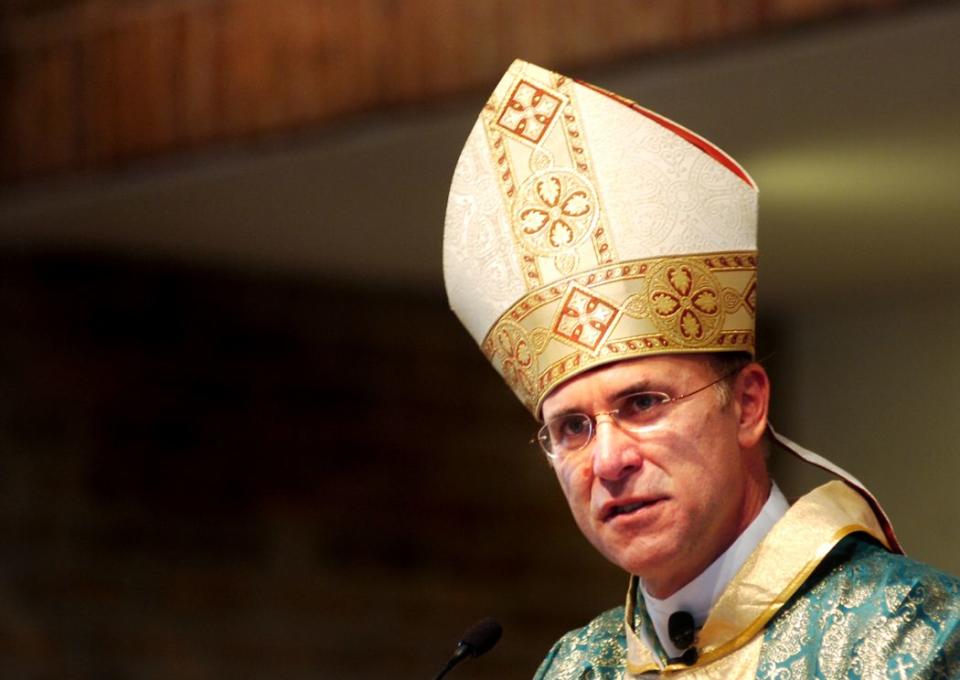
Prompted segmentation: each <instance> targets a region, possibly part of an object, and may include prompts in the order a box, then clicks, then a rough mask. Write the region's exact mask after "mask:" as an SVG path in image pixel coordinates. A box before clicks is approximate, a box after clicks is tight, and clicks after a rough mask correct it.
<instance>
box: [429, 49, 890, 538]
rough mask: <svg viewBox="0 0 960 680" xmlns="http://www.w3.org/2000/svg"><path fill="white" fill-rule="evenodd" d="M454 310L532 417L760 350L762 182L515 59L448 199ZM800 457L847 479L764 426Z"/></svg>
mask: <svg viewBox="0 0 960 680" xmlns="http://www.w3.org/2000/svg"><path fill="white" fill-rule="evenodd" d="M443 270H444V278H445V282H446V289H447V294H448V297H449V300H450V306H451V308H452V309H453V311H454V312H455V313H456V314H457V316H458V317H459V319H460V320H461V322H462V323H463V324H464V326H466V328H467V330H468V331H469V332H470V334H471V335H472V336H473V338H474V339H475V340H476V341H477V343H478V344H479V345H480V348H481V350H482V351H483V353H484V354H485V356H486V357H487V359H488V360H489V361H490V362H491V364H493V366H494V368H495V369H496V370H497V371H498V372H499V373H500V374H501V375H502V376H503V378H504V380H505V381H506V382H507V384H508V385H509V386H510V388H511V389H512V390H513V392H514V394H516V396H517V397H518V398H519V399H520V401H521V402H522V403H523V404H524V406H526V408H527V409H528V410H529V411H530V412H531V413H532V414H533V415H534V416H535V417H537V418H539V417H540V408H541V405H542V403H543V400H544V399H545V398H546V396H547V395H549V394H550V392H551V390H553V389H554V388H555V387H557V386H558V385H560V384H561V383H563V382H564V381H566V380H569V379H570V378H572V377H574V376H576V375H578V374H581V373H583V372H585V371H588V370H590V369H592V368H595V367H597V366H601V365H603V364H608V363H611V362H615V361H621V360H624V359H631V358H638V357H644V356H652V355H656V354H669V353H694V352H696V353H703V352H747V353H749V354H751V355H753V354H754V352H755V344H756V343H755V340H756V336H755V328H756V311H757V185H756V183H755V182H754V181H753V179H752V178H751V177H750V175H749V174H747V172H746V171H745V170H744V169H743V168H742V167H741V166H740V165H739V164H738V163H737V162H736V161H735V160H733V158H731V157H730V156H729V155H727V154H726V153H724V152H723V151H721V150H720V149H719V148H717V147H716V146H715V145H713V144H711V143H710V142H708V141H707V140H705V139H703V138H702V137H700V136H699V135H697V134H695V133H693V132H691V131H690V130H688V129H686V128H684V127H683V126H681V125H679V124H677V123H675V122H673V121H671V120H669V119H667V118H665V117H663V116H661V115H659V114H657V113H654V112H652V111H650V110H648V109H646V108H644V107H642V106H640V105H638V104H636V103H634V102H632V101H630V100H628V99H626V98H624V97H620V96H618V95H616V94H613V93H611V92H608V91H605V90H603V89H601V88H598V87H595V86H593V85H589V84H587V83H583V82H580V81H577V80H574V79H571V78H568V77H565V76H563V75H559V74H557V73H553V72H551V71H548V70H546V69H543V68H541V67H539V66H535V65H533V64H530V63H527V62H524V61H520V60H517V61H515V62H513V64H512V65H511V66H510V68H509V69H508V70H507V72H506V74H504V76H503V78H502V79H501V80H500V82H499V83H498V84H497V86H496V88H495V90H494V92H493V94H492V95H491V96H490V98H489V100H488V101H487V103H486V105H485V106H484V107H483V110H482V111H481V113H480V116H479V117H478V119H477V121H476V123H475V124H474V126H473V129H472V130H471V131H470V134H469V137H468V138H467V142H466V145H465V146H464V149H463V152H462V154H461V156H460V159H459V161H458V163H457V167H456V171H455V172H454V176H453V181H452V184H451V187H450V195H449V199H448V203H447V214H446V225H445V231H444V243H443ZM771 435H772V436H773V437H774V438H775V439H776V440H777V441H778V442H780V444H782V445H783V446H785V447H787V448H788V449H789V450H791V451H792V452H793V453H795V454H797V455H799V456H800V457H801V458H803V459H804V460H806V461H808V462H810V463H813V464H815V465H817V466H819V467H822V468H825V469H827V470H829V471H830V472H832V473H834V474H837V475H838V476H840V477H841V478H843V479H844V480H845V481H847V483H848V484H850V485H851V486H853V487H854V488H856V489H857V490H858V491H859V492H860V493H861V494H863V495H864V497H865V498H867V499H868V501H869V502H870V504H871V506H872V507H873V508H874V511H875V513H876V514H877V518H878V520H879V521H880V523H881V525H882V526H883V528H884V533H885V534H886V535H887V538H888V539H889V541H890V542H891V544H892V545H893V546H897V543H896V538H895V536H894V534H893V530H892V528H891V527H890V524H889V522H888V521H887V518H886V515H885V514H884V513H883V511H882V509H881V508H880V506H879V504H878V503H877V501H876V499H875V498H874V497H873V496H872V495H871V494H870V493H869V492H868V491H867V490H866V488H865V487H864V486H863V484H861V483H860V482H859V481H857V480H856V479H855V478H854V477H852V476H851V475H850V474H849V473H847V472H845V471H843V470H842V469H840V468H838V467H837V466H835V465H833V464H832V463H830V462H829V461H827V460H825V459H824V458H822V457H820V456H818V455H817V454H814V453H812V452H810V451H808V450H806V449H804V448H803V447H800V446H799V445H797V444H795V443H794V442H791V441H790V440H788V439H786V438H784V437H782V436H781V435H779V434H777V433H775V432H773V431H772V428H771Z"/></svg>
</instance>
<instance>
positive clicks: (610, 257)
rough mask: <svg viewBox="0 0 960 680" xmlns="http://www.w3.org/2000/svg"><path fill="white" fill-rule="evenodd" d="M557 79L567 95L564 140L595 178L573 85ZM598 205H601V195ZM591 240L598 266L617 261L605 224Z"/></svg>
mask: <svg viewBox="0 0 960 680" xmlns="http://www.w3.org/2000/svg"><path fill="white" fill-rule="evenodd" d="M555 78H556V85H557V89H558V90H560V91H561V92H563V93H564V94H566V95H567V104H566V106H564V107H563V126H564V131H565V133H566V134H565V135H564V139H565V140H566V142H567V150H568V151H569V153H570V159H571V161H572V162H573V164H574V167H576V169H577V170H578V171H579V172H582V173H584V174H585V175H588V176H590V177H595V175H594V173H593V170H592V163H591V161H590V154H589V153H588V152H587V139H586V136H585V134H584V132H583V130H582V128H581V127H580V123H579V114H578V113H577V110H576V106H575V105H574V96H573V83H572V82H571V81H570V80H568V79H567V78H566V77H565V76H561V75H557V76H555ZM597 205H598V206H599V205H600V201H599V194H598V200H597ZM591 238H592V240H593V247H594V253H595V255H596V258H597V263H598V264H609V263H611V262H613V261H614V260H616V259H617V254H616V252H615V251H614V248H613V243H612V242H611V241H610V238H609V236H608V235H607V230H606V227H604V225H603V224H598V225H596V227H595V228H594V230H593V232H592V235H591Z"/></svg>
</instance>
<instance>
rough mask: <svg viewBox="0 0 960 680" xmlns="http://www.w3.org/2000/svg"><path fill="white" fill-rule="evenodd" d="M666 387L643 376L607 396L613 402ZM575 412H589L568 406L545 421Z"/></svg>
mask: <svg viewBox="0 0 960 680" xmlns="http://www.w3.org/2000/svg"><path fill="white" fill-rule="evenodd" d="M664 389H665V388H664V387H663V386H662V385H658V384H656V383H655V382H653V381H651V380H650V379H649V378H642V379H640V380H638V381H636V382H633V383H630V384H629V385H627V386H625V387H621V388H620V389H619V390H617V391H616V392H614V393H613V394H612V395H610V396H609V397H607V403H608V404H613V403H616V402H617V401H619V400H620V399H623V398H624V397H625V396H627V395H628V394H636V393H637V392H651V391H655V392H660V391H663V390H664ZM575 413H589V411H588V410H587V409H585V408H582V407H579V406H568V407H567V408H562V409H560V410H559V411H557V412H556V413H551V414H550V417H549V418H548V417H546V416H544V419H543V422H547V421H548V420H556V419H557V418H562V417H564V416H569V415H573V414H575Z"/></svg>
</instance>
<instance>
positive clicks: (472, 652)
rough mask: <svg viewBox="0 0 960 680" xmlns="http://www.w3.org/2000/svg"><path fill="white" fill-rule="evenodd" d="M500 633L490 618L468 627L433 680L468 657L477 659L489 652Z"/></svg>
mask: <svg viewBox="0 0 960 680" xmlns="http://www.w3.org/2000/svg"><path fill="white" fill-rule="evenodd" d="M502 632H503V628H501V627H500V624H499V623H497V620H496V619H494V618H493V617H491V616H488V617H487V618H485V619H480V620H479V621H477V622H476V623H475V624H473V625H472V626H470V627H469V628H468V629H467V632H466V633H464V634H463V637H461V638H460V642H459V643H457V649H456V650H455V651H454V652H453V656H451V657H450V660H449V661H447V664H446V665H445V666H444V667H443V669H442V670H441V671H440V672H439V673H438V674H437V677H435V678H434V679H433V680H440V678H442V677H443V676H444V675H446V674H447V673H449V672H450V669H451V668H453V667H454V666H456V665H457V664H458V663H460V662H461V661H463V660H464V659H465V658H467V657H468V656H469V657H478V656H480V655H481V654H484V653H486V652H489V651H490V648H491V647H493V646H494V645H495V644H497V641H498V640H499V639H500V634H501V633H502Z"/></svg>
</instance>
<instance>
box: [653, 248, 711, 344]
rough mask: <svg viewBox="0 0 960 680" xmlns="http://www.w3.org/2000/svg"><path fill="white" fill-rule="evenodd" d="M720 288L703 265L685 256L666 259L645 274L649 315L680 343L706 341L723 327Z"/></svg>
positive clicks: (658, 325) (665, 333) (673, 339)
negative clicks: (683, 257)
mask: <svg viewBox="0 0 960 680" xmlns="http://www.w3.org/2000/svg"><path fill="white" fill-rule="evenodd" d="M721 292H722V288H721V286H720V283H719V282H718V281H717V279H716V277H714V276H713V275H712V274H711V273H710V272H709V271H708V270H707V269H706V268H704V267H702V266H700V265H698V264H696V263H694V262H693V261H692V260H688V259H678V260H667V261H665V262H661V263H659V264H658V265H657V266H656V267H654V268H653V269H652V270H651V271H649V272H648V274H647V305H648V309H649V310H650V318H651V319H652V320H653V322H654V323H655V324H656V325H657V328H659V329H660V331H661V332H662V333H663V334H664V335H666V336H667V337H668V338H669V339H670V340H671V341H673V342H675V343H677V345H679V346H682V347H701V346H705V345H709V344H710V343H711V342H713V340H714V338H716V336H717V333H718V331H719V330H720V329H721V328H722V327H723V316H724V310H723V306H722V304H721V299H720V296H721Z"/></svg>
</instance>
